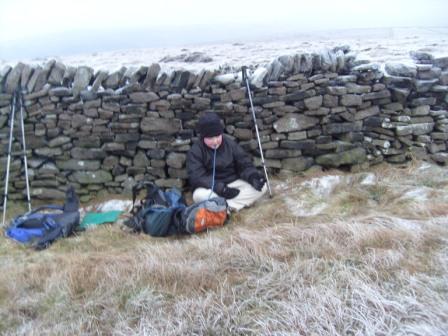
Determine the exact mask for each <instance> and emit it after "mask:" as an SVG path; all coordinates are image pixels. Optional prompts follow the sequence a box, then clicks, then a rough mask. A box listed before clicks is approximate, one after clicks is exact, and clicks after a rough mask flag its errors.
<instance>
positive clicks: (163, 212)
mask: <svg viewBox="0 0 448 336" xmlns="http://www.w3.org/2000/svg"><path fill="white" fill-rule="evenodd" d="M144 188H145V189H146V196H145V198H143V199H142V200H141V201H140V203H139V204H138V205H135V200H136V198H137V194H138V193H139V191H140V190H142V189H144ZM184 208H185V201H184V199H183V197H182V194H181V193H180V191H179V190H178V189H176V188H172V189H169V190H167V191H163V190H162V189H161V188H159V187H158V186H157V185H155V184H154V183H152V182H144V181H142V182H139V183H137V184H136V185H135V186H134V187H133V188H132V209H131V216H132V217H130V218H129V219H128V220H126V221H125V222H124V224H125V225H126V226H128V227H130V228H132V229H133V230H134V231H135V232H141V231H143V232H144V233H146V234H149V235H151V236H154V237H166V236H171V235H175V234H180V233H184V230H183V229H182V218H181V214H182V210H183V209H184Z"/></svg>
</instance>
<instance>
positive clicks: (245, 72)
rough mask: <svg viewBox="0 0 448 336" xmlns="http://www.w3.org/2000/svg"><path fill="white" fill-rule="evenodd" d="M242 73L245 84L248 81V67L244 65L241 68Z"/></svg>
mask: <svg viewBox="0 0 448 336" xmlns="http://www.w3.org/2000/svg"><path fill="white" fill-rule="evenodd" d="M241 72H242V74H243V82H245V81H247V66H245V65H243V66H242V67H241Z"/></svg>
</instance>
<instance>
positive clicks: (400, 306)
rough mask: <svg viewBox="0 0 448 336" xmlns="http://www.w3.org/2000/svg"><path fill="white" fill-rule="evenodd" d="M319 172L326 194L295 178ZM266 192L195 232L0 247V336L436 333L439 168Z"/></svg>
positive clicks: (444, 281)
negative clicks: (37, 247) (216, 226)
mask: <svg viewBox="0 0 448 336" xmlns="http://www.w3.org/2000/svg"><path fill="white" fill-rule="evenodd" d="M371 173H373V174H374V175H372V174H371ZM329 175H331V176H336V175H337V176H339V178H337V179H332V180H331V181H333V182H335V184H334V185H333V186H332V187H331V188H328V189H326V190H325V192H322V193H319V192H316V190H313V188H310V187H309V184H307V182H309V181H311V180H312V179H314V178H316V179H317V178H323V177H326V176H329ZM372 176H374V179H373V180H372V179H371V178H372ZM367 177H369V178H370V182H371V184H369V183H370V182H369V183H367V184H366V183H364V182H365V181H366V178H367ZM315 181H317V180H315ZM372 181H373V182H372ZM304 183H305V184H304ZM363 183H364V184H363ZM273 184H274V187H275V188H274V191H275V197H274V198H273V199H265V200H263V201H262V202H261V203H260V204H259V205H258V206H256V207H252V208H250V209H247V210H244V211H242V212H240V213H237V214H234V215H233V216H232V219H231V221H230V223H229V225H227V226H225V227H224V228H222V229H220V230H215V231H211V232H207V233H204V234H200V235H196V236H189V237H177V238H164V239H156V238H152V237H149V236H144V235H133V234H130V233H128V232H126V231H124V230H123V229H122V228H121V227H120V226H118V225H108V226H102V227H98V228H95V229H93V230H88V231H86V232H83V233H81V234H79V235H76V236H74V237H71V238H68V239H65V240H60V241H58V242H56V243H55V244H54V245H52V246H51V247H50V248H49V249H47V250H45V251H42V252H34V251H31V250H28V249H26V248H23V247H21V246H18V245H16V244H14V243H12V242H10V241H9V240H5V239H2V241H1V244H0V256H1V269H2V272H1V273H0V333H1V334H6V335H43V334H44V335H45V334H51V335H59V334H64V335H66V334H77V335H79V334H83V335H96V334H105V335H111V334H113V335H137V334H138V335H410V334H411V335H447V332H446V330H448V228H447V223H448V209H447V207H446V203H447V199H448V170H447V169H446V168H439V167H435V166H431V167H429V168H427V169H421V164H420V163H414V164H411V165H409V166H406V167H394V166H379V167H376V168H375V169H373V170H372V171H371V172H370V173H361V174H344V173H341V172H338V171H331V172H325V173H312V174H311V175H309V176H307V175H304V176H294V177H288V178H285V179H284V180H282V181H280V180H275V181H274V183H273ZM419 188H420V189H419ZM415 190H417V192H415ZM420 191H421V192H420ZM422 194H425V195H426V199H425V198H424V197H423V196H422ZM285 198H288V199H289V201H288V202H285ZM294 200H295V202H296V203H297V204H300V205H301V207H302V210H303V209H305V210H307V209H313V211H314V212H313V213H308V214H307V213H306V211H304V213H305V215H303V216H297V212H298V210H297V208H298V207H297V206H293V205H294ZM317 205H319V206H320V207H317Z"/></svg>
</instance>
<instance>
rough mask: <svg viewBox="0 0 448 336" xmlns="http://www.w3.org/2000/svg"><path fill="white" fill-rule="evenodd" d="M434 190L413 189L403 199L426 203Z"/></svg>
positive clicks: (402, 196) (426, 188) (425, 188)
mask: <svg viewBox="0 0 448 336" xmlns="http://www.w3.org/2000/svg"><path fill="white" fill-rule="evenodd" d="M431 191H432V190H431V189H430V188H428V187H418V188H412V189H410V190H408V191H406V192H405V193H404V194H403V195H401V199H407V200H413V201H416V202H426V201H427V200H428V199H429V193H430V192H431Z"/></svg>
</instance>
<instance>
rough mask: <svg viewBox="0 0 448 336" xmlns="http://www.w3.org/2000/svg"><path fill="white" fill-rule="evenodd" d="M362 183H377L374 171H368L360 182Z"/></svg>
mask: <svg viewBox="0 0 448 336" xmlns="http://www.w3.org/2000/svg"><path fill="white" fill-rule="evenodd" d="M360 184H361V185H375V184H376V176H375V174H373V173H368V174H367V175H366V176H365V177H364V178H363V180H362V181H361V182H360Z"/></svg>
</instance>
